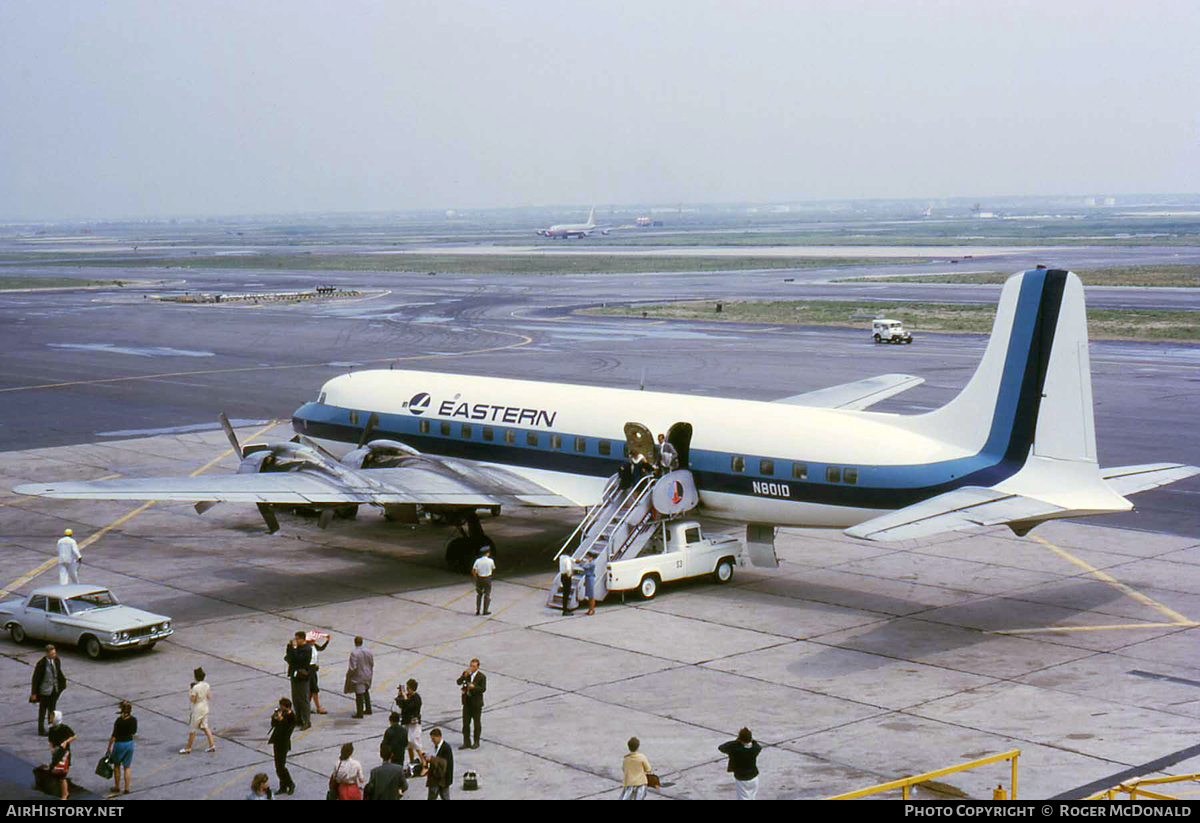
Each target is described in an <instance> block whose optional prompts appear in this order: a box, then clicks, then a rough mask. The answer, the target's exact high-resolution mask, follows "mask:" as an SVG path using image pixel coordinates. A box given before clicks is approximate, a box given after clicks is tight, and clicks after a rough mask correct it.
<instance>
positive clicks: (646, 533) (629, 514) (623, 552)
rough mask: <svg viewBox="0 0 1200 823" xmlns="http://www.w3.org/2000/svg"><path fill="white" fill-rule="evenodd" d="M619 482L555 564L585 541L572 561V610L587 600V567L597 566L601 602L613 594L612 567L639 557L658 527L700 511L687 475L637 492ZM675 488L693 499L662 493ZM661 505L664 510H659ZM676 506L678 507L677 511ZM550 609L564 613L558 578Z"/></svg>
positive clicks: (608, 488)
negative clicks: (693, 510) (680, 486)
mask: <svg viewBox="0 0 1200 823" xmlns="http://www.w3.org/2000/svg"><path fill="white" fill-rule="evenodd" d="M618 481H619V478H618V475H615V474H614V475H613V476H612V477H610V478H609V479H608V483H607V485H605V487H604V491H603V493H602V494H601V496H600V502H599V503H598V504H597V505H595V506H593V507H592V508H591V509H590V510H589V511H588V513H587V515H586V516H585V517H584V518H583V520H582V521H581V522H580V524H579V526H577V527H576V529H575V531H574V532H572V533H571V536H570V537H568V538H567V540H566V542H565V543H563V545H562V548H561V549H559V550H558V553H557V554H555V555H554V559H555V560H558V558H559V556H560V555H562V553H563V552H565V551H568V550H569V547H570V546H571V544H572V543H573V542H574V540H575V538H576V537H578V538H579V546H578V547H577V548H576V549H575V551H574V552H573V553H572V555H571V557H572V559H573V560H574V561H575V573H574V574H573V575H572V578H571V603H570V605H569V606H568V608H574V607H575V606H576V605H577V604H578V603H580V602H582V601H583V600H584V596H585V595H584V591H585V589H584V573H583V570H582V568H581V567H582V566H583V565H584V564H587V563H595V564H596V568H595V579H594V581H593V586H592V589H593V591H594V593H595V595H596V601H597V602H599V601H601V600H603V599H604V598H605V596H606V595H607V594H608V588H607V584H608V573H607V568H608V564H609V563H610V562H612V561H615V560H620V559H621V558H623V557H636V556H637V554H638V552H640V551H641V550H642V547H643V546H645V545H646V542H647V541H648V540H649V539H650V538H651V537H653V535H654V528H655V526H657V525H659V524H660V523H663V522H664V521H667V520H671V519H674V518H676V517H679V516H681V515H682V514H684V512H685V511H687V510H689V509H691V508H694V506H695V502H694V501H695V500H696V497H697V496H696V493H695V485H694V482H693V480H692V473H691V472H689V471H686V470H683V471H675V472H671V473H670V474H667V475H665V476H664V477H662V478H655V477H654V476H652V475H646V476H645V477H642V478H641V479H640V480H638V482H637V483H635V484H634V485H633V486H632V487H631V488H625V489H622V488H621V487H620V483H619V482H618ZM674 484H686V486H687V488H688V490H689V493H684V494H675V495H668V496H664V495H663V494H662V491H661V489H663V488H670V487H671V486H673V485H674ZM656 487H658V488H660V493H659V494H657V495H656V494H654V490H655V488H656ZM681 498H682V499H683V500H686V501H688V502H686V503H684V504H683V505H684V506H686V508H683V507H681V506H679V505H678V503H679V500H680V499H681ZM655 499H657V501H658V504H659V505H658V506H655V505H654V502H655ZM672 501H673V502H674V503H675V504H676V505H672ZM546 606H547V608H551V609H561V608H562V583H561V582H560V580H559V576H558V573H557V572H556V573H555V575H554V579H553V580H552V581H551V585H550V596H549V598H547V600H546Z"/></svg>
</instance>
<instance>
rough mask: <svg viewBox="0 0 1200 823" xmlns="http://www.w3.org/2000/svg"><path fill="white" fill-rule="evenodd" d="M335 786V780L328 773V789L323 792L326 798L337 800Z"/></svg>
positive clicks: (336, 785)
mask: <svg viewBox="0 0 1200 823" xmlns="http://www.w3.org/2000/svg"><path fill="white" fill-rule="evenodd" d="M334 774H337V772H336V771H335V772H334ZM337 787H338V784H337V781H336V780H334V779H333V775H332V774H331V775H329V790H328V791H326V792H325V799H326V800H337V799H338V792H337Z"/></svg>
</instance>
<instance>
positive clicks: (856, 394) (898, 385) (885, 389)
mask: <svg viewBox="0 0 1200 823" xmlns="http://www.w3.org/2000/svg"><path fill="white" fill-rule="evenodd" d="M924 382H925V378H924V377H914V376H913V375H911V374H881V375H879V376H877V377H868V378H867V379H866V380H856V381H854V382H853V383H843V384H841V385H840V386H830V387H829V388H827V389H817V390H816V391H810V392H805V393H804V394H795V395H792V396H791V397H781V398H780V399H778V400H776V401H775V402H776V403H787V404H789V405H792V406H810V407H812V408H817V409H849V410H854V409H865V408H866V407H867V406H871V405H874V404H875V403H878V402H879V401H880V400H886V399H887V398H889V397H891V396H892V395H894V394H899V393H900V392H902V391H906V390H908V389H911V388H912V387H913V386H919V385H921V384H922V383H924Z"/></svg>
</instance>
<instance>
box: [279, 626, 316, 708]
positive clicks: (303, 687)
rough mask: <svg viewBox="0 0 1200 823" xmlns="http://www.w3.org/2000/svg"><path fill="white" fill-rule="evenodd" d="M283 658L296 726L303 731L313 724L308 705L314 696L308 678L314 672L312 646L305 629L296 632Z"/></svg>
mask: <svg viewBox="0 0 1200 823" xmlns="http://www.w3.org/2000/svg"><path fill="white" fill-rule="evenodd" d="M283 659H284V660H286V661H287V667H288V680H290V681H291V683H292V706H293V708H294V711H295V712H296V728H298V729H300V730H301V731H303V730H304V729H307V728H308V727H309V726H311V725H312V721H311V715H310V714H309V705H308V701H309V699H310V697H311V696H312V693H311V692H310V691H309V688H308V678H309V676H310V675H311V674H312V672H311V671H310V669H311V667H312V647H311V646H309V645H308V639H307V635H306V634H305V633H304V632H303V631H298V632H296V635H295V637H294V638H293V639H292V640H290V641H289V642H288V645H287V649H286V650H285V651H284V653H283Z"/></svg>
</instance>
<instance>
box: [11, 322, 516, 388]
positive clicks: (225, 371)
mask: <svg viewBox="0 0 1200 823" xmlns="http://www.w3.org/2000/svg"><path fill="white" fill-rule="evenodd" d="M480 330H481V331H487V332H491V333H492V334H501V335H505V336H508V337H519V338H521V340H520V341H519V342H517V343H510V344H508V345H506V346H491V347H488V348H484V349H472V350H470V351H461V352H437V353H431V354H410V355H402V356H397V357H377V358H375V359H374V360H364V361H363V363H399V362H400V361H402V360H428V359H439V358H446V357H467V356H470V355H473V354H487V353H489V352H496V351H505V350H507V349H516V348H520V347H521V346H527V345H529V344H530V343H532V342H533V338H532V337H528V336H527V335H524V334H518V333H517V332H508V331H500V330H498V329H484V328H482V327H481V328H480ZM328 365H329V364H328V363H296V364H292V365H286V366H241V367H239V368H232V369H198V370H196V371H179V372H163V373H160V374H138V375H130V376H127V377H103V378H99V379H97V380H70V381H67V382H64V383H39V384H37V385H33V386H13V387H11V388H7V389H0V394H4V393H6V392H15V391H33V390H34V389H61V388H65V387H67V386H95V385H100V384H103V383H127V382H130V381H134V380H161V379H162V378H164V377H188V376H195V375H202V374H237V373H239V372H255V371H258V372H263V371H286V370H289V369H313V368H320V367H323V366H328Z"/></svg>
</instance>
